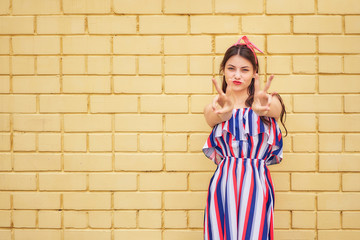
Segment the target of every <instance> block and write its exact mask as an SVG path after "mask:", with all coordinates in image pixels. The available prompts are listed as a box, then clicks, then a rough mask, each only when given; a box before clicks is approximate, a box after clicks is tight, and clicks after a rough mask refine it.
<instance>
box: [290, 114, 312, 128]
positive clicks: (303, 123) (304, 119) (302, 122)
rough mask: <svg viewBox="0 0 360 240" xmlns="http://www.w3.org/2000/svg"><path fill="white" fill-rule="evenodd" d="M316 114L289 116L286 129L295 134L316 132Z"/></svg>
mask: <svg viewBox="0 0 360 240" xmlns="http://www.w3.org/2000/svg"><path fill="white" fill-rule="evenodd" d="M315 120H316V119H315V115H314V114H297V115H296V117H295V116H294V115H290V114H289V115H288V116H287V125H286V128H287V129H288V131H293V132H304V131H306V132H315V130H316V121H315Z"/></svg>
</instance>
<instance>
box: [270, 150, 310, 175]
mask: <svg viewBox="0 0 360 240" xmlns="http://www.w3.org/2000/svg"><path fill="white" fill-rule="evenodd" d="M285 158H286V161H283V162H281V164H275V165H270V166H269V169H270V170H271V172H295V171H296V172H308V171H316V169H317V168H316V155H315V154H310V153H309V154H305V153H301V154H300V153H296V154H295V153H294V154H290V153H287V154H285Z"/></svg>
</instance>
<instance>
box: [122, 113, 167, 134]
mask: <svg viewBox="0 0 360 240" xmlns="http://www.w3.org/2000/svg"><path fill="white" fill-rule="evenodd" d="M162 125H163V124H162V117H161V115H160V114H141V115H140V114H121V115H120V114H115V131H125V132H130V131H139V132H149V131H162V128H163V126H162Z"/></svg>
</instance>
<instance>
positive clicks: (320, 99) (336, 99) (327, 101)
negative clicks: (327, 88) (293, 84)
mask: <svg viewBox="0 0 360 240" xmlns="http://www.w3.org/2000/svg"><path fill="white" fill-rule="evenodd" d="M293 101H294V112H342V105H343V104H342V96H340V95H318V96H310V95H294V100H293ZM330 106H331V107H330Z"/></svg>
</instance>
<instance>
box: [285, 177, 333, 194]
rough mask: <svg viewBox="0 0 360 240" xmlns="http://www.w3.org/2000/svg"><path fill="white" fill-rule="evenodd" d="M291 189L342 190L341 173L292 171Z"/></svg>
mask: <svg viewBox="0 0 360 240" xmlns="http://www.w3.org/2000/svg"><path fill="white" fill-rule="evenodd" d="M291 190H307V191H321V190H328V191H338V190H340V174H336V173H319V174H317V173H315V174H314V173H292V174H291Z"/></svg>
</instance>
